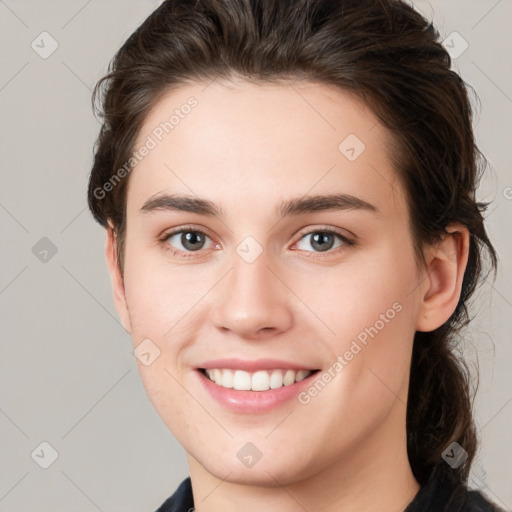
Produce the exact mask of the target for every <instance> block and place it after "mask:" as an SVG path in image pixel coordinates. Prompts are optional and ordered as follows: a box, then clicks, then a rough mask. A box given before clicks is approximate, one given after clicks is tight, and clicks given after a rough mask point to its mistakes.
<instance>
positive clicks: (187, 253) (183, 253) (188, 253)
mask: <svg viewBox="0 0 512 512" xmlns="http://www.w3.org/2000/svg"><path fill="white" fill-rule="evenodd" d="M187 232H192V233H200V234H201V235H204V236H205V237H208V238H210V237H209V236H208V234H207V233H205V232H204V231H202V230H201V229H197V228H195V227H194V226H182V227H180V228H179V229H176V230H175V231H171V232H169V233H166V234H165V235H164V236H163V237H162V238H161V239H160V243H161V244H162V245H163V246H164V250H166V251H168V252H170V253H171V254H172V255H173V256H175V255H181V256H183V257H185V258H193V257H194V256H195V254H194V253H200V252H201V251H202V250H203V249H200V250H198V251H182V250H180V249H172V248H171V247H170V246H169V244H168V243H167V242H168V241H169V238H171V237H172V236H174V235H177V234H180V233H187ZM314 233H324V234H325V233H326V234H329V235H334V236H336V237H338V238H339V239H340V240H341V241H342V242H343V246H341V247H338V248H336V249H329V250H327V251H325V253H322V252H313V251H305V252H310V253H311V252H313V254H315V255H316V256H307V257H308V258H322V257H324V256H322V255H323V254H327V255H331V254H333V253H334V254H335V253H336V252H338V250H339V249H343V248H344V246H346V247H354V246H355V245H356V241H355V240H351V239H349V238H347V237H346V236H345V235H343V234H342V233H341V232H340V231H338V230H336V229H334V228H327V227H326V228H323V227H320V228H315V229H312V230H310V231H305V232H302V233H301V234H300V236H299V238H298V239H297V241H296V242H294V245H295V244H296V243H297V242H300V241H301V240H302V239H303V238H305V237H306V236H308V235H312V234H314ZM210 240H211V238H210Z"/></svg>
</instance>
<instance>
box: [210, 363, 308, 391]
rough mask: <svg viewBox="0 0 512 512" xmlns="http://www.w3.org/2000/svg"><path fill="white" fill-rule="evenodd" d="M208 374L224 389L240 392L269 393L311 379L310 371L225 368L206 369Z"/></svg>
mask: <svg viewBox="0 0 512 512" xmlns="http://www.w3.org/2000/svg"><path fill="white" fill-rule="evenodd" d="M205 371H206V374H207V375H208V377H209V378H210V380H212V381H213V382H215V384H217V385H218V386H222V387H224V388H230V389H236V390H238V391H267V390H269V389H276V388H280V387H282V386H290V385H291V384H293V383H294V382H300V381H301V380H304V379H305V378H306V377H309V376H310V375H311V374H312V373H313V372H312V371H310V370H297V371H295V370H270V371H267V370H258V371H256V372H253V373H250V372H246V371H244V370H229V369H227V368H226V369H224V368H213V369H210V368H208V369H206V370H205Z"/></svg>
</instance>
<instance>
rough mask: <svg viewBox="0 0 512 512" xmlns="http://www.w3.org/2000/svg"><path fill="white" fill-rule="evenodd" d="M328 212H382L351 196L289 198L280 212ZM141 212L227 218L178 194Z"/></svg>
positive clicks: (202, 201)
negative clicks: (180, 213) (164, 212)
mask: <svg viewBox="0 0 512 512" xmlns="http://www.w3.org/2000/svg"><path fill="white" fill-rule="evenodd" d="M325 210H328V211H343V210H366V211H370V212H374V213H379V210H378V208H377V207H376V206H374V205H373V204H371V203H369V202H367V201H364V200H363V199H360V198H358V197H356V196H352V195H349V194H327V195H314V196H303V197H297V198H292V199H287V200H285V201H283V202H282V203H281V205H280V206H279V208H278V210H277V213H278V215H280V217H281V218H284V217H288V216H292V215H300V214H303V213H314V212H318V211H325ZM140 211H141V213H151V212H156V211H181V212H191V213H197V214H199V215H206V216H209V217H218V218H221V217H223V216H224V213H223V211H222V208H221V207H219V206H218V205H216V204H215V203H214V202H212V201H209V200H208V199H202V198H198V197H192V196H181V195H176V194H173V195H168V194H159V195H158V196H156V197H152V198H149V199H148V200H147V201H146V202H145V203H144V205H143V206H142V208H141V209H140Z"/></svg>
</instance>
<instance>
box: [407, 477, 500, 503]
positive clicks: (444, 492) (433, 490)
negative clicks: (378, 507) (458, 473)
mask: <svg viewBox="0 0 512 512" xmlns="http://www.w3.org/2000/svg"><path fill="white" fill-rule="evenodd" d="M431 510H436V511H439V512H505V511H504V510H503V509H501V508H499V507H498V506H497V505H496V504H495V503H493V502H492V501H490V500H489V499H488V498H487V497H486V496H485V495H484V494H482V493H481V492H480V491H475V490H470V489H468V488H467V487H466V485H465V484H464V483H462V482H458V481H454V480H451V479H449V478H447V477H442V476H440V477H435V478H434V477H433V478H431V479H430V480H429V481H428V482H426V483H425V484H424V485H423V486H422V487H421V488H420V490H419V491H418V493H417V494H416V496H415V497H414V499H413V500H412V502H411V503H410V504H409V505H408V506H407V508H406V509H405V511H404V512H430V511H431Z"/></svg>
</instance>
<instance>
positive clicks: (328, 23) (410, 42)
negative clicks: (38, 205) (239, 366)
mask: <svg viewBox="0 0 512 512" xmlns="http://www.w3.org/2000/svg"><path fill="white" fill-rule="evenodd" d="M450 67H451V61H450V56H449V54H448V53H447V52H446V51H445V49H444V48H443V46H442V44H441V43H440V41H439V33H438V32H437V30H436V29H435V28H434V26H433V25H432V23H430V22H429V21H428V20H426V19H425V18H424V17H422V16H421V15H420V14H419V13H417V12H416V11H415V10H414V9H413V8H412V7H410V6H409V5H408V4H406V3H405V2H403V1H399V0H395V1H393V0H279V1H276V0H166V1H164V2H163V3H162V4H161V6H160V7H159V8H158V9H156V10H155V11H154V12H153V13H152V14H151V15H150V16H149V17H148V18H147V19H146V20H145V21H144V22H143V23H142V25H141V26H140V27H139V28H138V29H137V30H136V31H135V32H134V33H133V34H132V35H131V36H130V37H129V39H128V40H127V41H126V42H125V43H124V45H123V46H122V48H121V49H120V50H119V51H118V52H117V54H116V55H115V57H114V59H113V60H112V62H111V64H110V67H109V72H108V74H107V75H106V76H105V77H103V78H102V79H101V80H100V81H99V82H98V84H97V85H96V88H95V90H94V95H93V103H95V100H96V99H97V97H98V95H100V96H101V108H100V115H101V116H102V120H103V124H102V127H101V132H100V134H99V137H98V140H97V142H96V146H95V155H94V165H93V168H92V172H91V176H90V181H89V191H88V200H89V207H90V210H91V212H92V213H93V215H94V217H95V219H96V220H97V221H98V222H99V223H100V224H101V225H102V226H104V227H107V226H108V223H110V224H111V226H112V229H113V231H114V234H115V235H116V241H117V251H118V264H119V268H120V270H121V274H123V259H124V258H123V249H124V233H125V229H126V217H125V215H126V191H127V189H126V186H127V182H128V178H124V179H122V180H120V181H119V182H118V183H117V182H116V183H115V186H113V187H109V192H108V193H105V190H106V189H105V187H104V185H105V183H108V182H109V180H112V178H113V177H114V176H115V174H116V172H117V171H118V169H120V168H121V167H122V166H123V165H124V164H125V163H126V162H127V161H129V158H130V156H131V154H132V152H133V151H134V143H135V139H136V136H137V134H138V131H139V129H140V127H141V124H142V123H143V121H144V119H145V117H146V116H147V114H148V112H149V110H150V109H151V108H152V107H153V106H154V105H155V103H156V102H157V101H158V100H159V99H160V98H161V97H162V96H163V95H164V94H165V93H167V92H168V91H171V90H173V89H175V88H177V87H180V86H182V85H184V84H186V83H191V82H194V81H195V82H203V83H207V82H208V81H210V80H212V79H214V78H217V77H219V78H223V79H226V80H229V79H230V78H232V77H235V76H238V77H242V78H245V79H247V80H250V81H253V82H261V83H265V82H280V81H282V80H285V79H290V80H305V81H307V82H318V83H325V84H329V85H334V86H336V87H339V88H340V89H341V90H343V91H346V92H349V93H353V94H355V95H357V96H358V97H359V98H361V99H362V100H363V101H364V102H365V103H366V104H367V105H368V106H369V107H370V108H371V109H372V111H373V112H374V113H375V115H376V116H377V117H378V119H379V120H380V121H381V123H382V124H383V125H384V126H385V127H386V128H387V129H388V130H389V131H390V132H391V134H392V135H393V140H394V141H395V145H396V148H395V151H393V152H392V153H391V156H392V159H393V164H394V166H395V169H396V171H397V173H398V175H399V176H400V179H401V182H402V183H403V185H404V188H405V190H406V193H407V201H408V205H409V211H410V219H411V235H412V238H413V241H414V247H415V249H416V251H417V255H418V256H419V258H420V260H421V255H422V254H423V252H422V248H423V247H424V244H427V243H432V242H434V241H436V240H438V239H439V238H440V237H441V236H442V235H443V234H444V233H445V229H446V227H447V226H448V224H449V223H451V222H458V223H461V224H463V225H464V226H466V227H467V228H468V230H469V232H470V250H469V261H468V265H467V269H466V272H465V275H464V280H463V285H462V293H461V297H460V300H459V302H458V304H457V308H456V310H455V312H454V313H453V315H452V316H451V318H450V319H449V320H448V321H447V322H446V323H445V324H444V325H443V326H441V327H440V328H438V329H436V330H435V331H433V332H426V333H425V332H417V333H416V335H415V339H414V347H413V357H412V363H411V378H410V386H409V399H408V405H407V436H408V437H407V448H408V455H409V461H410V464H411V467H412V470H413V473H414V475H415V477H416V479H417V480H418V482H419V483H420V484H422V485H423V484H424V483H425V482H426V481H427V480H428V479H429V478H430V477H435V476H438V475H439V476H442V475H446V476H450V477H451V478H455V479H456V480H458V481H459V482H466V481H467V477H468V474H469V469H470V466H471V462H472V460H473V458H474V456H475V453H476V449H477V436H476V430H475V425H474V421H473V417H472V389H471V380H470V374H469V372H468V371H467V366H466V364H465V363H464V362H463V361H462V360H461V359H460V358H459V357H456V356H455V355H454V353H453V349H454V346H455V344H456V339H457V337H456V334H457V332H458V331H459V330H460V329H461V327H463V326H464V325H466V324H467V323H468V322H469V314H468V310H467V307H468V301H469V299H470V297H471V296H472V294H473V292H474V291H475V288H476V286H477V282H478V281H479V279H480V278H481V277H482V276H481V274H482V268H483V267H482V259H483V256H484V253H483V249H487V254H488V255H489V257H490V263H491V264H492V266H493V268H494V269H495V268H496V265H497V256H496V253H495V251H494V248H493V246H492V244H491V242H490V241H489V239H488V237H487V235H486V232H485V228H484V223H483V216H482V214H483V212H484V211H485V208H486V206H487V204H484V203H478V202H476V199H475V189H476V187H477V185H478V181H479V179H480V175H481V172H482V171H483V170H484V167H485V164H486V161H485V158H484V157H483V155H482V154H481V153H480V151H479V150H478V148H477V146H476V144H475V141H474V135H473V130H472V108H471V105H470V102H469V98H468V92H467V91H468V89H467V88H466V84H465V82H464V81H463V80H462V78H461V77H460V76H459V75H458V74H457V73H455V72H454V71H452V70H451V69H450ZM110 189H111V190H110ZM98 191H101V193H99V192H98ZM453 441H456V442H458V443H459V444H460V445H461V446H462V447H463V448H464V449H465V450H466V451H467V452H468V458H467V460H466V461H465V463H463V464H462V465H460V466H459V467H457V468H455V469H452V468H451V467H450V466H449V465H448V464H447V463H446V462H445V461H444V460H443V459H442V457H441V455H442V452H443V451H444V450H445V449H446V448H447V447H448V446H449V445H450V443H451V442H453Z"/></svg>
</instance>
